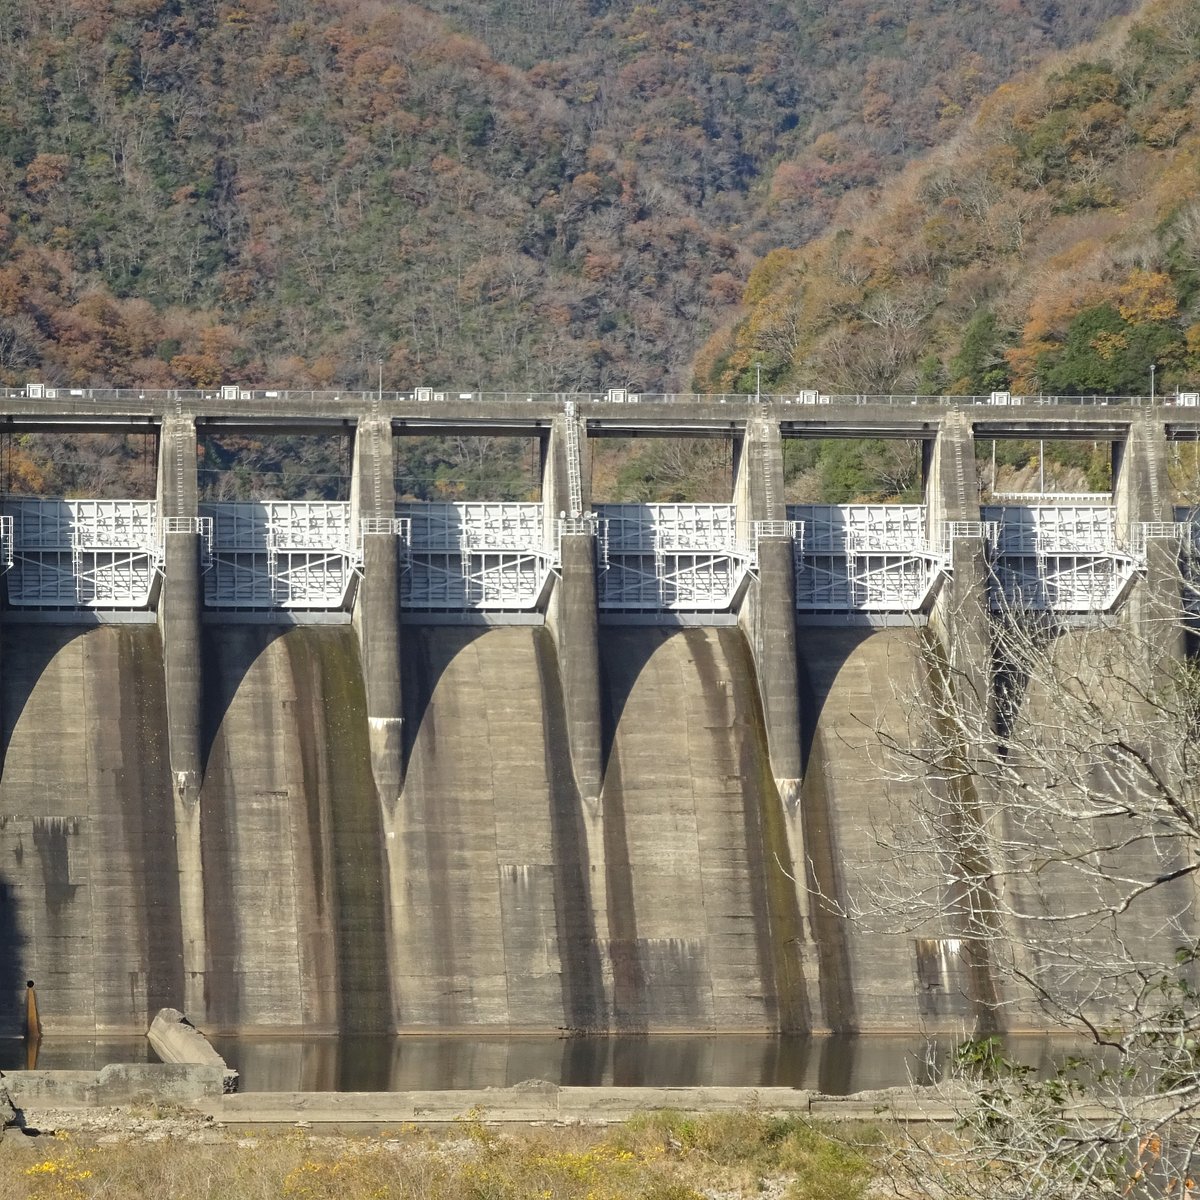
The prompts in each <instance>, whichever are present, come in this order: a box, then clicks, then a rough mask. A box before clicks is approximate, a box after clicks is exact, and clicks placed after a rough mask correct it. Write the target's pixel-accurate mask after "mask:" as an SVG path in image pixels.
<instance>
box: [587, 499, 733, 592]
mask: <svg viewBox="0 0 1200 1200" xmlns="http://www.w3.org/2000/svg"><path fill="white" fill-rule="evenodd" d="M593 511H594V513H595V516H596V520H597V566H598V567H599V577H598V580H597V596H598V602H599V606H600V609H601V610H602V611H609V612H635V613H636V612H725V611H728V609H729V608H730V607H731V606H732V605H733V602H734V599H735V597H736V595H737V593H738V591H739V589H740V588H741V586H742V583H743V582H744V580H745V578H746V574H747V572H748V571H749V569H750V568H751V566H752V563H753V551H752V548H751V547H749V546H743V545H739V544H738V536H737V507H736V505H733V504H598V505H595V506H594V508H593Z"/></svg>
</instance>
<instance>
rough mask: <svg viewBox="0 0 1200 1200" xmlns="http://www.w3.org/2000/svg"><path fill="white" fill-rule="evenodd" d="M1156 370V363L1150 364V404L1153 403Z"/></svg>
mask: <svg viewBox="0 0 1200 1200" xmlns="http://www.w3.org/2000/svg"><path fill="white" fill-rule="evenodd" d="M1157 370H1158V364H1157V363H1151V364H1150V403H1151V404H1153V403H1154V372H1155V371H1157Z"/></svg>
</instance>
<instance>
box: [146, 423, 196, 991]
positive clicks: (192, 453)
mask: <svg viewBox="0 0 1200 1200" xmlns="http://www.w3.org/2000/svg"><path fill="white" fill-rule="evenodd" d="M198 499H199V495H198V482H197V443H196V421H195V418H194V417H192V416H190V415H189V416H184V415H174V416H167V417H164V419H163V423H162V428H161V430H160V433H159V453H158V506H159V507H158V512H159V521H160V528H161V530H162V545H163V571H162V575H163V578H162V591H161V593H160V596H159V603H158V626H159V633H160V635H161V637H162V647H163V671H164V675H165V682H166V697H165V700H166V716H167V756H168V761H169V764H170V770H171V792H172V805H173V809H174V814H175V855H176V861H177V863H178V871H179V920H180V928H181V932H182V937H183V963H182V968H183V984H184V994H183V997H182V1000H183V1004H184V1007H185V1008H186V1009H187V1010H188V1011H189V1012H194V1013H204V1012H206V1011H207V1010H206V999H205V992H206V988H205V978H206V971H207V934H206V930H205V916H204V860H203V853H202V849H201V845H202V840H201V831H200V804H199V800H200V785H201V783H202V781H203V776H204V754H205V748H204V746H203V736H204V726H203V722H202V717H201V710H202V705H203V698H204V672H203V663H204V654H203V651H202V646H201V638H200V613H201V608H202V599H203V598H202V594H201V586H200V555H201V550H202V546H201V538H202V534H201V530H200V525H199V521H198V511H199V509H198Z"/></svg>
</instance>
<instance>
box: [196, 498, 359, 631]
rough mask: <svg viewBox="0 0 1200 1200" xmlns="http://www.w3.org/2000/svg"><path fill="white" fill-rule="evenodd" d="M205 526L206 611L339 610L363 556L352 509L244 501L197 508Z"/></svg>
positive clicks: (328, 503)
mask: <svg viewBox="0 0 1200 1200" xmlns="http://www.w3.org/2000/svg"><path fill="white" fill-rule="evenodd" d="M200 520H201V521H202V522H204V521H209V522H211V527H212V541H211V547H210V556H211V557H210V562H211V566H210V569H208V570H206V571H205V573H204V603H205V604H206V605H207V606H208V607H209V608H220V609H248V610H261V609H340V608H343V607H345V605H346V604H347V602H348V600H349V596H350V588H351V585H352V583H353V580H354V572H355V570H356V568H357V567H358V566H359V565H360V560H361V555H360V551H359V544H358V540H357V538H356V537H355V536H354V531H353V530H352V529H351V521H350V505H349V504H346V503H344V502H338V501H311V500H250V501H243V502H240V503H222V504H201V505H200Z"/></svg>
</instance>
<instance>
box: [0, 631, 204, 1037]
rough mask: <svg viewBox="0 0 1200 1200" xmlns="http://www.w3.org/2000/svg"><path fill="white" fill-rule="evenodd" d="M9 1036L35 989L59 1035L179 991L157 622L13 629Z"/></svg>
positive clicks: (109, 1021)
mask: <svg viewBox="0 0 1200 1200" xmlns="http://www.w3.org/2000/svg"><path fill="white" fill-rule="evenodd" d="M2 641H3V646H2V648H0V654H2V655H3V661H4V664H5V670H4V689H3V698H2V704H0V723H2V724H0V737H2V738H3V755H4V758H3V768H2V773H0V888H2V889H3V891H2V893H0V896H2V898H3V909H4V914H5V915H4V918H3V921H2V922H0V939H2V940H0V963H2V964H3V966H0V986H2V987H3V991H4V994H3V1003H0V1030H3V1031H5V1032H9V1033H12V1032H18V1031H19V1029H20V1026H21V1021H22V1020H23V1016H24V1000H23V996H22V995H20V993H23V991H24V982H25V979H26V978H31V979H34V980H36V982H37V986H38V997H39V1000H40V1003H41V1007H42V1009H43V1011H44V1012H45V1014H46V1017H47V1022H46V1023H47V1026H48V1027H49V1028H59V1029H63V1028H68V1029H81V1030H91V1029H105V1028H120V1027H127V1026H129V1025H130V1024H137V1023H139V1022H142V1021H144V1020H146V1019H147V1017H148V1016H152V1015H153V1014H154V1012H155V1011H156V1010H157V1009H158V1008H160V1007H162V1006H163V1005H164V1004H168V1003H171V1002H172V1001H173V1000H175V999H177V998H178V997H179V995H180V992H181V988H182V948H181V935H180V922H179V906H178V893H177V889H176V866H175V833H174V824H173V820H172V813H171V785H170V777H169V772H168V769H167V761H166V740H167V739H166V725H165V719H164V683H163V667H162V649H161V644H160V642H159V637H158V630H157V629H156V628H154V627H153V626H140V627H129V628H116V627H107V628H98V629H89V630H86V631H85V630H82V629H73V628H70V627H64V626H5V627H4V628H3V636H2Z"/></svg>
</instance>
